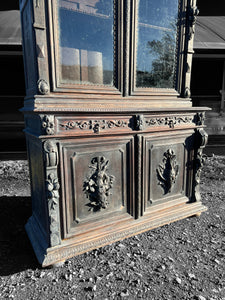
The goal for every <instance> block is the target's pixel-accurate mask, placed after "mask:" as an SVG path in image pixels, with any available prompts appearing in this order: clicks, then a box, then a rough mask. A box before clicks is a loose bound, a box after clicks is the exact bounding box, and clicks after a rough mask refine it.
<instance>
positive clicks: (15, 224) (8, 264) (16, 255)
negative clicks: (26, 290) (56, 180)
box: [0, 197, 39, 276]
mask: <svg viewBox="0 0 225 300" xmlns="http://www.w3.org/2000/svg"><path fill="white" fill-rule="evenodd" d="M30 216H31V198H30V197H0V261H1V264H0V276H6V275H12V274H14V273H17V272H20V271H23V270H26V269H28V268H29V269H34V268H35V269H36V268H39V264H38V262H37V260H36V258H35V256H34V252H33V249H32V247H31V244H30V241H29V239H28V237H27V234H26V231H25V228H24V226H25V224H26V222H27V220H28V218H29V217H30Z"/></svg>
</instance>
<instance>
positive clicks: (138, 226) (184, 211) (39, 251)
mask: <svg viewBox="0 0 225 300" xmlns="http://www.w3.org/2000/svg"><path fill="white" fill-rule="evenodd" d="M206 210H207V207H205V206H204V205H202V203H201V202H195V203H185V204H180V205H176V206H174V207H169V208H167V209H161V210H159V211H155V210H154V212H152V213H151V212H148V213H146V214H144V216H143V217H141V218H140V219H129V220H128V221H126V222H124V223H122V224H121V223H119V222H118V224H115V226H113V229H110V228H108V230H107V234H104V235H103V234H99V232H98V230H96V232H95V233H96V234H93V232H92V233H91V234H89V236H88V233H85V234H84V235H85V239H84V237H83V236H82V237H80V236H79V237H76V236H74V237H73V238H71V239H67V240H62V243H61V244H60V245H58V246H55V247H50V248H49V247H46V244H45V243H43V234H42V233H41V232H40V231H38V226H37V223H35V219H34V218H33V217H31V218H30V219H29V221H28V223H27V224H26V230H27V234H28V236H29V238H30V241H31V244H32V246H33V249H34V251H35V254H36V256H37V259H38V261H39V263H40V264H41V265H42V267H47V266H53V267H54V266H59V265H62V264H63V263H64V261H65V260H66V259H69V258H71V257H73V256H77V255H79V254H82V253H85V252H87V251H90V250H93V249H96V248H100V247H103V246H106V245H109V244H112V243H114V242H116V241H119V240H123V239H125V238H129V237H131V236H134V235H137V234H140V233H143V232H145V231H148V230H151V229H154V228H156V227H160V226H163V225H166V224H169V223H172V222H175V221H178V220H181V219H185V218H187V217H190V216H200V215H201V213H202V212H204V211H206ZM84 240H85V242H84Z"/></svg>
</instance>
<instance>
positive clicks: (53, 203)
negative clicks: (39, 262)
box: [43, 140, 61, 247]
mask: <svg viewBox="0 0 225 300" xmlns="http://www.w3.org/2000/svg"><path fill="white" fill-rule="evenodd" d="M43 148H44V155H45V170H46V197H47V203H48V214H49V232H50V238H49V240H50V241H49V242H50V246H51V247H54V246H56V245H59V244H60V243H61V237H60V219H59V188H60V185H59V180H58V174H57V166H58V149H57V145H56V143H55V142H54V141H52V140H48V141H45V142H44V145H43Z"/></svg>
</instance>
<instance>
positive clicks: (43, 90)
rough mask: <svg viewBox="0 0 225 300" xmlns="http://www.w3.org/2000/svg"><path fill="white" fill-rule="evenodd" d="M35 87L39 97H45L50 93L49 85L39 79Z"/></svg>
mask: <svg viewBox="0 0 225 300" xmlns="http://www.w3.org/2000/svg"><path fill="white" fill-rule="evenodd" d="M37 86H38V92H39V93H40V94H41V95H47V94H48V93H49V91H50V89H49V84H48V82H47V81H46V80H44V79H39V80H38V82H37Z"/></svg>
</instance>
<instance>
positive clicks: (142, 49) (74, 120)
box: [20, 0, 207, 266]
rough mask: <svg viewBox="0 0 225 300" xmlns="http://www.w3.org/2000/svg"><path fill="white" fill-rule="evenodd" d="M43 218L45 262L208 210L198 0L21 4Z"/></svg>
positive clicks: (40, 234)
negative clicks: (197, 69)
mask: <svg viewBox="0 0 225 300" xmlns="http://www.w3.org/2000/svg"><path fill="white" fill-rule="evenodd" d="M20 8H21V21H22V29H23V50H24V65H25V74H26V76H25V79H26V92H27V95H26V98H25V101H24V107H23V109H22V111H23V113H24V117H25V125H26V128H25V132H26V139H27V151H28V157H29V166H30V177H31V192H32V210H33V212H32V216H31V217H30V219H29V221H28V223H27V225H26V230H27V233H28V236H29V238H30V240H31V243H32V246H33V248H34V251H35V253H36V256H37V259H38V261H39V262H40V264H42V266H48V265H54V264H58V263H60V262H62V261H65V260H66V259H68V258H70V257H72V256H75V255H79V254H81V253H84V252H86V251H90V250H91V249H95V248H98V247H102V246H104V245H107V244H111V243H113V242H115V241H118V240H121V239H124V238H128V237H130V236H133V235H136V234H139V233H141V232H144V231H146V230H150V229H152V228H155V227H158V226H162V225H164V224H168V223H171V222H174V221H177V220H180V219H183V218H186V217H188V216H192V215H199V214H201V213H202V212H203V211H205V210H206V207H205V206H203V205H202V203H201V197H200V193H199V180H200V173H201V167H202V164H203V156H202V152H203V148H204V146H205V144H206V142H207V134H206V132H205V131H204V127H205V126H204V118H205V111H206V110H207V108H199V107H198V108H194V107H192V104H191V98H190V90H189V85H190V73H191V60H192V53H193V49H192V44H193V36H194V25H195V20H196V15H197V12H198V11H197V8H196V3H195V1H194V0H193V1H192V0H183V1H179V0H164V1H162V0H157V1H155V0H151V1H147V0H140V1H136V0H119V1H113V0H105V1H99V0H88V1H81V0H57V1H53V0H47V1H44V0H21V1H20Z"/></svg>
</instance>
